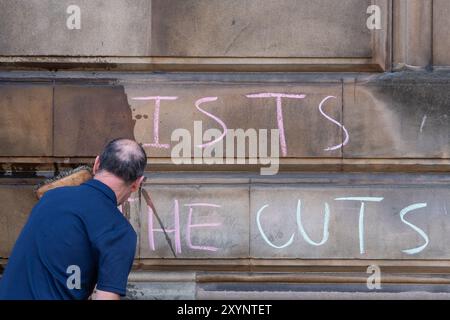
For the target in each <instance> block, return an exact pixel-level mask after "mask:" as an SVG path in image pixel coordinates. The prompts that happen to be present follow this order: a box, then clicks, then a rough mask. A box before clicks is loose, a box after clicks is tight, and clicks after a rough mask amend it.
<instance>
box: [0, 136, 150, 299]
mask: <svg viewBox="0 0 450 320" xmlns="http://www.w3.org/2000/svg"><path fill="white" fill-rule="evenodd" d="M146 163H147V156H146V154H145V151H144V150H143V148H142V147H141V146H140V145H139V144H137V143H136V142H135V141H132V140H127V139H116V140H113V141H111V142H109V143H108V144H107V146H106V147H105V150H104V151H103V153H102V154H101V155H100V156H98V157H97V158H96V159H95V163H94V167H93V172H94V178H93V179H91V180H89V181H87V182H86V183H83V184H82V185H80V186H76V187H60V188H56V189H53V190H50V191H48V192H46V193H45V195H44V196H43V197H42V198H41V200H40V201H39V202H38V203H37V204H36V205H35V206H34V208H33V210H32V211H31V214H30V217H29V219H28V221H27V223H26V225H25V227H24V228H23V230H22V232H21V234H20V236H19V238H18V239H17V242H16V244H15V246H14V249H13V251H12V254H11V256H10V258H9V261H8V265H7V267H6V270H5V273H4V275H3V277H2V278H1V280H0V299H14V300H17V299H20V300H23V299H26V300H32V299H45V300H50V299H88V298H89V297H90V296H91V294H92V292H93V290H94V288H95V287H96V294H95V295H94V299H119V298H120V296H124V295H125V294H126V285H127V279H128V275H129V273H130V270H131V266H132V263H133V259H134V255H135V249H136V239H137V237H136V233H135V231H134V230H133V228H132V226H131V225H130V223H129V222H128V221H127V219H126V218H125V217H124V216H123V215H122V213H121V212H120V211H119V210H118V208H117V206H118V205H120V204H122V203H123V202H124V201H126V200H127V199H128V197H129V196H130V194H131V193H132V192H134V191H136V190H138V188H139V186H140V185H141V183H142V180H143V178H144V177H143V175H144V169H145V165H146Z"/></svg>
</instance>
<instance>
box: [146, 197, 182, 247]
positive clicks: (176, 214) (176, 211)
mask: <svg viewBox="0 0 450 320" xmlns="http://www.w3.org/2000/svg"><path fill="white" fill-rule="evenodd" d="M174 202H175V203H174V220H175V226H174V228H173V229H166V233H175V252H176V253H181V236H180V210H179V204H178V200H175V201H174ZM147 213H148V243H149V246H150V248H151V249H152V250H153V251H155V238H154V234H153V233H154V232H155V231H157V232H164V230H163V229H160V228H154V227H153V210H152V208H151V207H150V206H147Z"/></svg>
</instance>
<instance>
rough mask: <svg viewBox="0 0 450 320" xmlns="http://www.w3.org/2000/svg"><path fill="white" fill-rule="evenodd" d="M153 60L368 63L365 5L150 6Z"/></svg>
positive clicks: (163, 0)
mask: <svg viewBox="0 0 450 320" xmlns="http://www.w3.org/2000/svg"><path fill="white" fill-rule="evenodd" d="M152 4H153V7H152V10H153V16H152V18H153V21H152V55H154V56H174V57H179V56H185V57H308V58H309V57H370V56H371V55H372V48H371V34H370V30H368V29H367V27H366V19H367V14H366V11H367V8H368V6H369V5H370V4H371V1H369V0H364V1H361V0H345V1H339V2H336V1H333V0H319V1H317V0H314V1H311V0H301V1H299V0H282V1H280V0H273V1H268V0H251V1H239V0H235V1H221V0H214V1H211V0H206V1H205V0H203V1H198V0H188V1H186V0H153V3H152Z"/></svg>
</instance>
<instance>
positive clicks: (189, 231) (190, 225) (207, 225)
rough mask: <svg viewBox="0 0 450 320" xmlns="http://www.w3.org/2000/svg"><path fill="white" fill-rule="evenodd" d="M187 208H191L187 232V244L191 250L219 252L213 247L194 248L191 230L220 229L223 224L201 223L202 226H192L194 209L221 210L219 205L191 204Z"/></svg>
mask: <svg viewBox="0 0 450 320" xmlns="http://www.w3.org/2000/svg"><path fill="white" fill-rule="evenodd" d="M185 206H186V207H189V215H188V225H187V230H186V242H187V245H188V247H189V248H190V249H194V250H204V251H217V250H218V248H216V247H211V246H194V245H193V244H192V239H191V229H192V228H206V227H218V226H220V225H221V224H220V223H201V224H192V214H193V211H194V209H193V207H213V208H220V206H219V205H215V204H211V203H191V204H186V205H185Z"/></svg>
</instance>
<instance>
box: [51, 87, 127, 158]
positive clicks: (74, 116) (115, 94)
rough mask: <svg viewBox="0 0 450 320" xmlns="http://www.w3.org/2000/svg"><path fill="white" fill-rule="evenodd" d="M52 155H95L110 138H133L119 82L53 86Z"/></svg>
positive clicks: (123, 93)
mask: <svg viewBox="0 0 450 320" xmlns="http://www.w3.org/2000/svg"><path fill="white" fill-rule="evenodd" d="M54 114H55V120H54V121H55V129H54V142H55V144H54V155H55V156H78V157H80V156H96V155H98V154H99V153H100V152H101V150H102V149H103V147H104V146H105V144H106V143H107V142H108V141H109V140H111V139H114V138H119V137H121V138H129V139H134V134H133V130H134V125H135V120H133V118H132V111H131V108H130V106H129V105H128V100H127V96H126V94H125V91H124V88H123V87H122V86H111V85H56V86H55V111H54Z"/></svg>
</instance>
